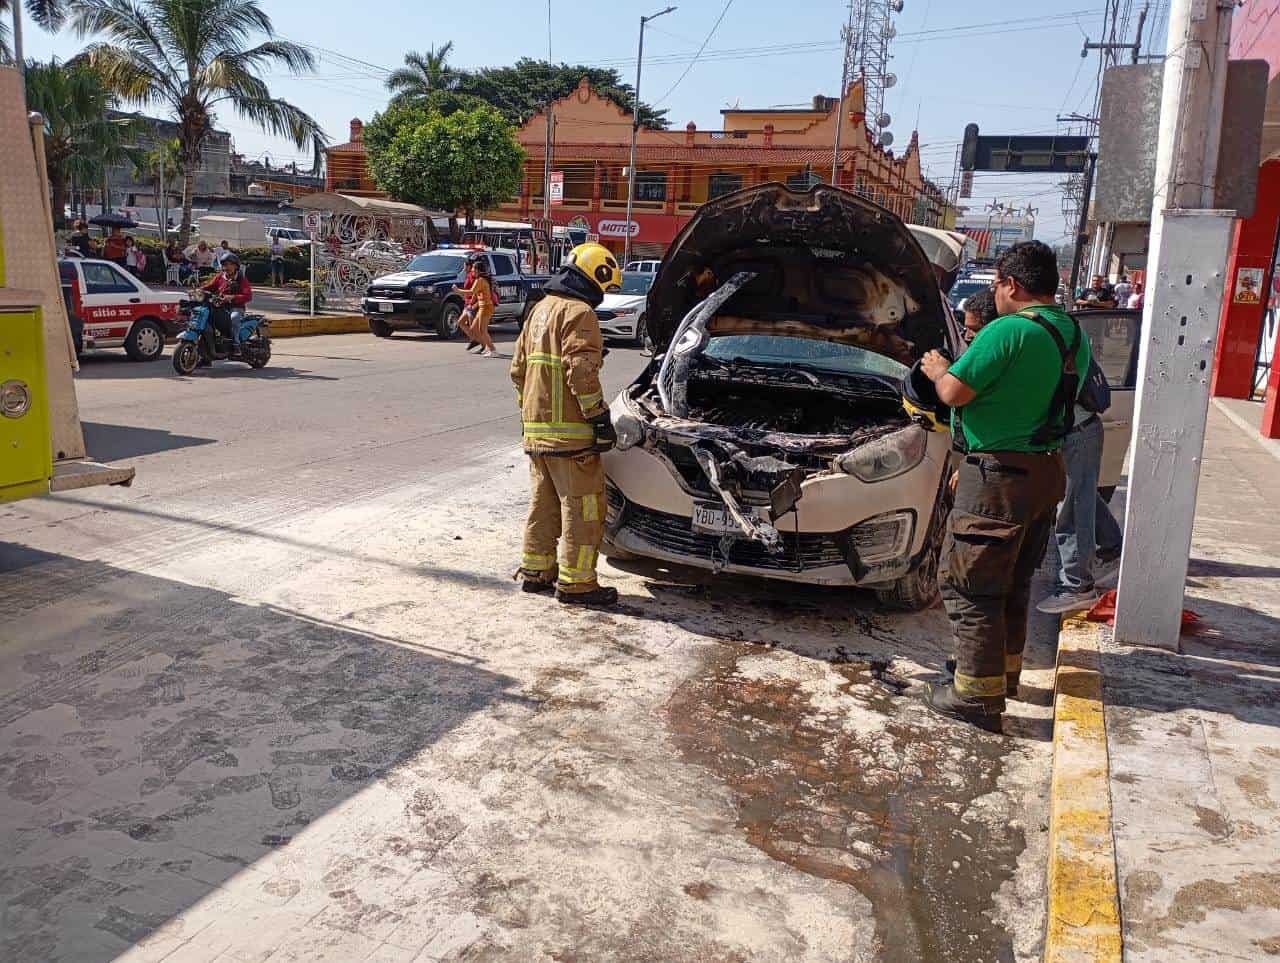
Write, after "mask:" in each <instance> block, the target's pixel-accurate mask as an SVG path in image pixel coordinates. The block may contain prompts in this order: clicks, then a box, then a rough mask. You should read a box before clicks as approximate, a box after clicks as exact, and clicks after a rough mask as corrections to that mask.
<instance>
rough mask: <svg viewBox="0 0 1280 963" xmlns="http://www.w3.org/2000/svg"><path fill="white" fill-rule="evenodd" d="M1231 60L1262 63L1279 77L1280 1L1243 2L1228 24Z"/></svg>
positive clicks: (1255, 0) (1252, 0) (1271, 75)
mask: <svg viewBox="0 0 1280 963" xmlns="http://www.w3.org/2000/svg"><path fill="white" fill-rule="evenodd" d="M1231 59H1232V60H1265V61H1267V63H1269V64H1271V74H1270V77H1271V78H1272V79H1274V78H1275V77H1276V75H1277V74H1280V0H1245V3H1244V5H1243V6H1242V7H1241V8H1240V9H1239V10H1237V11H1236V13H1235V17H1233V18H1232V21H1231Z"/></svg>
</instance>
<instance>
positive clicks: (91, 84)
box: [24, 60, 138, 230]
mask: <svg viewBox="0 0 1280 963" xmlns="http://www.w3.org/2000/svg"><path fill="white" fill-rule="evenodd" d="M24 79H25V82H26V92H27V107H28V108H29V109H30V110H35V111H39V112H40V115H41V116H42V117H44V153H45V166H46V170H47V174H48V177H49V190H50V194H51V197H50V206H51V207H52V208H53V226H54V228H55V229H59V230H60V229H62V228H64V227H65V226H66V216H65V214H64V210H65V208H66V203H67V185H68V182H69V181H70V180H71V179H72V178H74V179H75V180H76V181H77V182H78V183H80V184H84V185H88V184H93V183H97V182H98V181H100V180H102V179H103V178H104V177H105V176H106V171H107V168H108V167H111V166H116V165H120V164H125V163H129V162H131V161H132V160H133V156H134V151H133V148H132V147H131V142H132V141H133V140H134V139H135V138H136V136H137V134H138V125H137V124H136V123H135V122H134V121H133V120H132V119H130V118H119V117H115V118H113V117H110V116H108V110H109V108H110V107H111V95H110V93H109V92H108V91H107V89H106V88H105V87H104V86H103V84H102V78H101V77H99V76H98V75H97V74H96V73H95V72H94V71H93V70H92V69H91V68H90V67H88V66H87V65H86V64H83V63H76V62H73V63H60V62H58V61H57V60H51V61H50V62H49V63H37V62H35V61H29V62H28V63H27V65H26V70H25V75H24Z"/></svg>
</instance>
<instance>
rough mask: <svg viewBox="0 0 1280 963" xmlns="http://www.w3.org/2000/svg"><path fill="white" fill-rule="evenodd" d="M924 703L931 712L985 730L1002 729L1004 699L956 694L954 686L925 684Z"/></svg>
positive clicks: (1001, 730)
mask: <svg viewBox="0 0 1280 963" xmlns="http://www.w3.org/2000/svg"><path fill="white" fill-rule="evenodd" d="M924 704H925V706H926V707H927V708H928V709H929V710H930V711H932V712H935V713H937V714H938V715H940V716H946V717H947V718H948V719H955V720H956V721H958V722H967V723H968V724H969V725H971V726H977V727H978V728H979V729H982V730H983V731H985V732H994V733H997V734H999V733H1002V732H1003V731H1004V721H1003V720H1004V716H1003V713H1004V699H976V698H967V697H965V696H962V695H957V694H956V690H955V686H952V685H933V684H926V685H925V688H924Z"/></svg>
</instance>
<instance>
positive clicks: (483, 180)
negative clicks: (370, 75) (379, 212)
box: [364, 104, 525, 226]
mask: <svg viewBox="0 0 1280 963" xmlns="http://www.w3.org/2000/svg"><path fill="white" fill-rule="evenodd" d="M364 144H365V149H366V150H367V151H368V156H369V172H370V173H371V174H372V175H373V179H374V181H375V182H376V183H377V185H378V187H380V188H381V189H382V190H384V191H386V192H387V193H388V194H390V195H391V196H392V197H394V198H396V199H398V200H402V201H409V202H410V203H413V204H421V205H422V206H423V207H430V208H435V209H437V210H446V211H449V212H451V213H452V212H454V211H457V210H463V211H465V212H466V216H467V225H468V226H470V225H471V223H472V220H473V217H474V215H475V212H476V211H477V210H484V209H486V208H492V207H496V206H497V205H499V204H501V203H502V202H504V201H506V200H509V199H510V198H511V197H512V196H513V195H515V194H516V192H517V191H518V190H519V188H520V179H521V177H522V176H523V174H524V158H525V153H524V150H523V149H522V148H521V147H520V145H519V144H518V143H517V142H516V138H515V130H514V129H513V128H512V126H511V125H510V124H509V123H508V122H507V121H506V120H505V119H504V118H503V116H502V114H500V113H499V112H498V111H497V110H495V109H494V108H493V107H489V106H487V105H486V106H481V107H476V108H474V109H472V110H459V111H456V112H454V113H452V114H449V115H448V116H446V115H444V114H442V113H440V112H439V111H436V110H430V109H427V108H423V107H420V106H416V105H411V104H401V105H393V106H391V107H388V108H387V110H385V111H383V112H382V113H380V114H376V115H375V116H374V118H373V120H372V121H370V122H369V124H368V126H366V127H365V133H364Z"/></svg>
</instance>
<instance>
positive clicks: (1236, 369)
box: [1210, 160, 1280, 398]
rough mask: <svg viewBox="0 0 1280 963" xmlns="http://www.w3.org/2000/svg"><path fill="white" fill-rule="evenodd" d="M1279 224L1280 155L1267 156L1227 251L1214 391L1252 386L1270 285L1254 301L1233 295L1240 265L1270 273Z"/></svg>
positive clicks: (1241, 392) (1235, 394) (1240, 393)
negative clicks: (1250, 207)
mask: <svg viewBox="0 0 1280 963" xmlns="http://www.w3.org/2000/svg"><path fill="white" fill-rule="evenodd" d="M1278 226H1280V161H1275V160H1272V161H1267V162H1266V163H1265V164H1263V165H1262V167H1261V169H1260V170H1259V171H1258V206H1257V209H1256V210H1255V211H1254V213H1253V216H1252V217H1250V218H1247V219H1245V220H1243V221H1238V222H1237V225H1236V233H1235V239H1234V241H1233V242H1232V245H1231V257H1230V258H1229V259H1228V261H1227V275H1226V278H1227V296H1226V297H1225V298H1223V299H1222V316H1221V319H1220V321H1219V323H1218V348H1217V351H1216V352H1215V353H1214V356H1213V384H1212V386H1211V389H1210V390H1211V391H1212V393H1213V395H1214V396H1216V397H1222V398H1248V397H1249V393H1250V391H1251V390H1252V388H1253V366H1254V362H1255V360H1256V354H1257V351H1258V338H1259V337H1260V336H1261V334H1262V320H1263V315H1264V314H1265V313H1266V308H1267V302H1268V300H1269V299H1270V297H1271V291H1259V292H1258V295H1259V299H1260V300H1259V301H1258V303H1256V304H1237V303H1236V302H1235V300H1234V299H1233V295H1234V293H1235V289H1236V278H1237V277H1238V276H1239V271H1240V270H1241V268H1245V269H1250V268H1253V269H1256V268H1261V269H1262V271H1263V281H1264V282H1266V281H1267V280H1268V275H1270V273H1271V259H1272V257H1273V256H1274V252H1275V245H1276V230H1277V227H1278Z"/></svg>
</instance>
